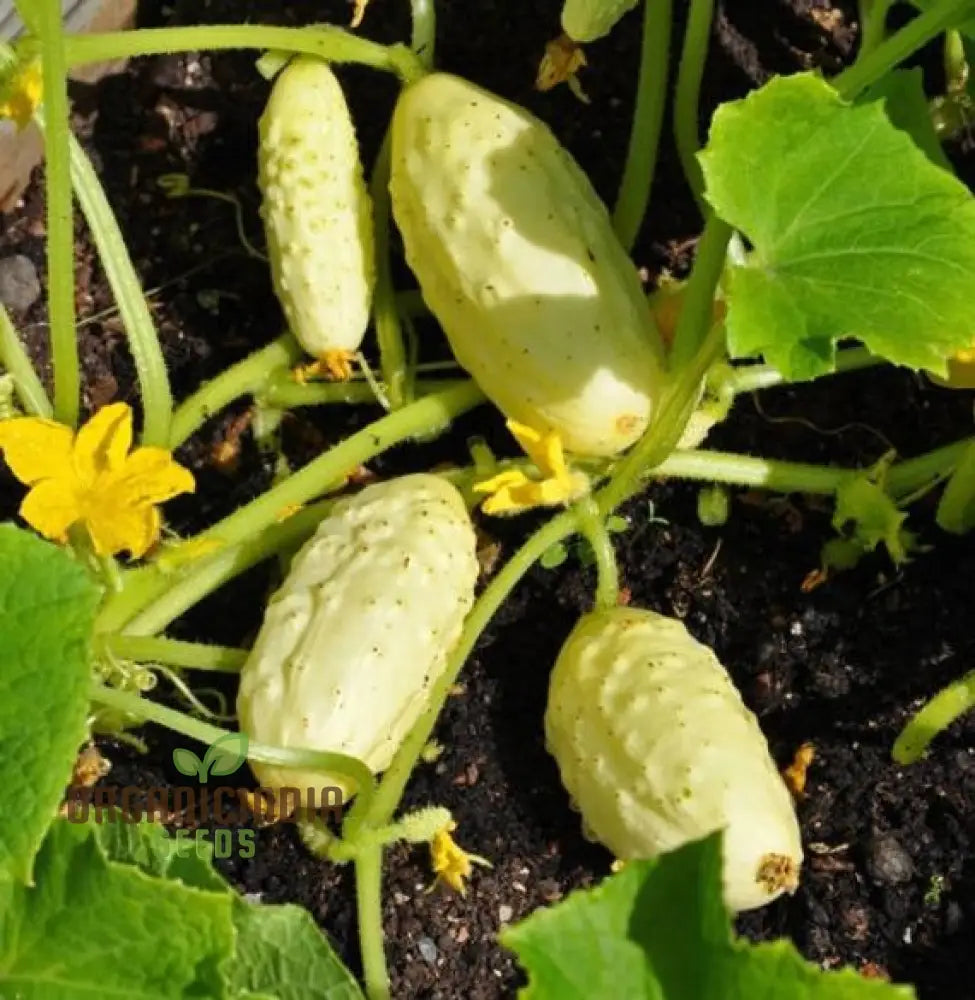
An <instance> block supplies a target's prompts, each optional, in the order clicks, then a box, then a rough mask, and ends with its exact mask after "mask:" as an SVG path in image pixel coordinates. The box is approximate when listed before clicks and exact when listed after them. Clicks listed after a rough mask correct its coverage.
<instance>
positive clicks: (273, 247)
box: [258, 56, 375, 357]
mask: <svg viewBox="0 0 975 1000" xmlns="http://www.w3.org/2000/svg"><path fill="white" fill-rule="evenodd" d="M258 132H259V137H260V147H259V153H258V182H259V185H260V188H261V193H262V195H263V201H262V204H261V216H262V218H263V220H264V228H265V232H266V234H267V245H268V257H269V259H270V263H271V276H272V278H273V281H274V288H275V291H276V293H277V296H278V299H279V300H280V302H281V306H282V308H283V309H284V314H285V317H286V319H287V321H288V324H289V326H290V327H291V331H292V333H293V334H294V335H295V337H296V338H297V339H298V342H299V343H300V344H301V346H302V347H303V348H304V349H305V350H306V351H307V352H308V353H309V354H311V355H313V356H315V357H322V356H324V355H326V354H328V353H331V352H349V353H351V352H354V351H356V350H357V349H358V347H359V345H360V344H361V343H362V338H363V335H364V334H365V332H366V328H367V326H368V325H369V315H370V309H371V307H372V292H373V286H374V284H375V256H374V250H373V247H374V237H373V228H372V202H371V199H370V197H369V192H368V190H367V189H366V184H365V180H364V178H363V175H362V163H361V161H360V159H359V148H358V144H357V142H356V135H355V127H354V126H353V123H352V118H351V116H350V114H349V108H348V105H347V104H346V102H345V96H344V95H343V93H342V88H341V86H340V85H339V82H338V80H337V79H336V78H335V74H334V73H333V72H332V70H331V69H330V68H329V66H328V65H327V63H324V62H322V61H321V60H319V59H313V58H309V57H302V56H300V57H298V58H296V59H294V60H293V61H292V62H290V63H289V64H288V65H287V66H286V67H285V68H284V69H283V70H282V71H281V73H280V74H279V75H278V77H277V79H276V80H275V81H274V86H273V87H272V90H271V96H270V99H269V100H268V103H267V106H266V108H265V110H264V114H263V115H262V117H261V120H260V123H259V126H258Z"/></svg>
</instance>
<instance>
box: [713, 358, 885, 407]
mask: <svg viewBox="0 0 975 1000" xmlns="http://www.w3.org/2000/svg"><path fill="white" fill-rule="evenodd" d="M886 363H887V362H885V361H884V360H883V358H878V357H876V356H875V355H873V354H871V353H870V352H869V351H868V350H867V349H866V348H865V347H850V348H846V349H844V350H841V351H837V352H836V367H835V369H834V370H833V371H832V372H828V373H827V375H839V374H842V373H843V372H855V371H860V370H861V369H863V368H874V367H876V366H877V365H883V364H886ZM827 375H824V376H821V377H822V378H826V377H827ZM788 381H789V380H788V379H787V378H785V377H784V376H783V374H782V373H781V372H780V371H779V370H778V369H776V368H773V367H772V366H771V365H742V366H740V367H738V368H736V369H735V370H734V373H733V374H731V375H729V376H728V378H727V380H726V381H725V382H724V386H725V387H726V388H727V389H728V390H729V391H730V392H732V393H733V394H734V395H736V396H740V395H742V394H743V393H746V392H755V391H756V390H758V389H771V388H772V387H774V386H777V385H785V384H786V383H787V382H788Z"/></svg>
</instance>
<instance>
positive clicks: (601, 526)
mask: <svg viewBox="0 0 975 1000" xmlns="http://www.w3.org/2000/svg"><path fill="white" fill-rule="evenodd" d="M578 510H579V530H580V531H581V532H582V534H583V535H584V536H585V539H586V541H587V542H588V543H589V547H590V548H591V549H592V552H593V556H594V557H595V559H596V607H597V608H599V609H606V608H614V607H616V605H617V604H618V603H619V595H620V575H619V569H618V568H617V565H616V552H615V550H614V549H613V541H612V539H611V538H610V537H609V532H608V531H607V530H606V524H605V522H604V520H603V517H602V515H601V514H600V511H599V508H598V507H597V506H596V503H595V501H594V500H593V499H592V498H591V497H589V498H587V499H586V500H584V501H582V502H581V503H580V504H579V508H578Z"/></svg>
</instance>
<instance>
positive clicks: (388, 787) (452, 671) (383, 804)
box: [344, 509, 578, 840]
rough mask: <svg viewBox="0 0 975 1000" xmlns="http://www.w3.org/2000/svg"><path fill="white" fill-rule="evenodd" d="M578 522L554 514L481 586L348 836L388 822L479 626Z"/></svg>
mask: <svg viewBox="0 0 975 1000" xmlns="http://www.w3.org/2000/svg"><path fill="white" fill-rule="evenodd" d="M577 528H578V514H577V512H576V510H575V509H571V510H568V511H565V512H564V513H562V514H559V515H557V516H556V517H554V518H552V520H550V521H548V522H547V523H546V524H544V525H542V527H541V528H539V529H538V530H537V531H536V532H535V533H534V534H533V535H532V536H531V537H530V538H529V539H528V541H526V542H525V544H524V545H522V547H521V548H520V549H519V550H518V551H517V552H516V553H515V554H514V555H513V556H512V557H511V559H509V560H508V562H507V563H506V564H505V566H504V567H503V568H502V569H501V571H500V572H499V573H498V574H497V576H495V577H494V579H492V580H491V582H490V583H489V584H488V585H487V587H486V588H485V589H484V592H483V593H482V594H481V596H480V597H479V598H478V600H477V602H476V603H475V605H474V607H473V608H472V610H471V613H470V614H469V615H468V616H467V619H466V621H465V622H464V628H463V631H462V632H461V636H460V639H459V640H458V641H457V645H456V646H454V648H453V650H452V651H451V654H450V656H449V658H448V661H447V666H446V668H445V670H444V672H443V674H442V675H441V676H440V678H439V679H438V680H437V682H436V683H435V684H434V686H433V690H432V691H431V694H430V700H429V702H428V703H427V707H426V710H425V711H424V712H423V715H421V716H420V718H419V720H418V721H417V723H416V724H415V725H414V726H413V728H412V729H411V730H410V732H409V735H408V736H407V737H406V739H405V740H404V741H403V743H402V745H401V746H400V748H399V750H397V752H396V755H395V756H394V757H393V761H392V763H391V764H390V766H389V767H388V768H387V770H386V773H385V774H384V775H383V778H382V781H381V782H380V784H379V787H378V788H377V790H376V795H375V796H374V798H373V800H372V803H371V804H370V805H368V806H366V805H364V804H363V803H362V802H361V801H360V802H356V803H355V805H354V806H353V807H352V811H351V812H350V814H349V816H348V817H347V819H346V822H345V827H344V833H345V835H346V837H347V838H348V839H353V840H354V838H355V832H356V830H358V829H359V828H361V827H365V826H368V827H376V826H384V825H385V824H387V823H389V822H390V820H391V819H392V817H393V814H394V813H395V811H396V808H397V806H398V805H399V801H400V799H401V798H402V796H403V790H404V789H405V788H406V783H407V781H409V778H410V774H411V773H412V771H413V768H414V767H415V766H416V762H417V760H418V759H419V756H420V752H421V751H422V750H423V748H424V746H426V744H427V741H428V740H429V739H430V736H431V734H432V733H433V730H434V727H435V726H436V724H437V718H438V716H439V715H440V711H441V709H442V708H443V705H444V702H445V701H446V700H447V695H448V692H449V691H450V688H451V686H452V685H453V684H454V683H455V681H456V680H457V677H458V675H459V674H460V671H461V669H462V668H463V666H464V663H465V662H466V661H467V658H468V656H470V654H471V651H472V650H473V648H474V646H475V644H476V643H477V640H478V638H479V637H480V635H481V632H483V631H484V629H485V627H486V626H487V624H488V622H490V620H491V619H492V618H493V617H494V615H495V613H496V612H497V610H498V608H500V607H501V605H502V603H503V602H504V600H505V598H506V597H507V596H508V594H509V593H510V592H511V591H512V590H513V589H514V587H515V585H516V584H517V583H518V581H519V580H520V579H521V578H522V577H523V576H524V575H525V573H527V572H528V570H529V569H531V567H532V566H533V565H534V563H535V561H536V560H537V559H538V558H539V557H540V556H541V555H542V553H543V552H545V551H546V550H547V549H549V548H550V547H551V546H552V545H555V544H556V542H561V541H563V540H564V539H566V538H568V537H569V536H570V535H572V534H575V532H576V530H577Z"/></svg>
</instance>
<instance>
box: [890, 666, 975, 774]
mask: <svg viewBox="0 0 975 1000" xmlns="http://www.w3.org/2000/svg"><path fill="white" fill-rule="evenodd" d="M972 708H975V670H973V671H972V672H971V673H968V674H965V676H964V677H960V678H959V679H958V680H956V681H953V682H952V683H951V684H949V685H948V686H947V687H946V688H944V689H943V690H941V691H939V692H938V693H937V694H936V695H935V696H934V697H933V698H932V699H931V700H930V701H929V702H928V703H927V704H926V705H925V706H924V707H923V708H922V709H921V710H920V711H919V712H918V713H917V714H916V715H914V716H913V718H911V720H910V721H909V722H908V723H907V725H906V726H905V727H904V729H903V730H902V731H901V734H900V736H898V737H897V739H896V740H895V742H894V748H893V750H892V751H891V756H892V757H893V758H894V760H895V761H896V762H897V763H898V764H913V763H915V762H916V761H918V760H920V759H921V757H923V756H924V752H925V750H927V748H928V746H929V745H930V744H931V741H932V740H933V739H934V738H935V736H937V735H938V733H940V732H943V731H944V730H945V729H947V728H948V727H949V726H950V725H951V724H952V723H953V722H954V721H955V719H957V718H960V717H961V716H962V715H964V714H965V713H966V712H970V711H971V710H972Z"/></svg>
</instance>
